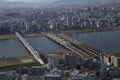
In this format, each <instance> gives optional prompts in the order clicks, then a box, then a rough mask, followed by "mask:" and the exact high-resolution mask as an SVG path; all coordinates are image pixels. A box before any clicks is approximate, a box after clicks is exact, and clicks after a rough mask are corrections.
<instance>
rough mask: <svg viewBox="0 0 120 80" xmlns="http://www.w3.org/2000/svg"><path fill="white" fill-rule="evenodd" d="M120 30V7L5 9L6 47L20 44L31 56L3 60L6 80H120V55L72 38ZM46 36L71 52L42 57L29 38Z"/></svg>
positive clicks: (1, 18) (0, 30)
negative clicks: (9, 42)
mask: <svg viewBox="0 0 120 80" xmlns="http://www.w3.org/2000/svg"><path fill="white" fill-rule="evenodd" d="M119 29H120V3H114V4H112V3H111V4H106V5H105V4H102V5H99V6H89V7H88V6H80V5H76V6H65V7H58V6H52V7H47V8H40V7H38V8H19V9H18V8H12V9H0V42H1V41H4V40H6V39H12V38H14V39H17V40H18V41H19V42H20V43H21V44H22V45H23V46H24V47H25V50H26V51H28V53H29V55H27V56H26V57H24V56H21V57H12V58H9V57H8V58H7V57H6V56H1V55H0V80H120V54H119V53H120V52H117V51H116V52H115V51H114V52H110V51H108V52H107V51H103V50H102V49H98V47H95V46H93V45H90V44H89V43H86V42H83V41H79V40H76V39H73V38H71V37H70V36H68V33H71V34H72V33H77V32H84V33H86V32H97V31H98V32H99V31H109V30H119ZM67 32H68V33H67ZM29 35H30V36H29ZM43 36H44V37H45V38H47V39H48V40H50V41H52V42H54V43H56V44H57V45H59V46H62V48H64V49H65V50H66V51H65V52H62V51H61V52H60V51H59V52H58V53H56V54H53V53H52V52H50V53H49V54H40V52H39V51H37V49H35V48H34V46H32V45H31V43H30V42H29V41H28V40H27V39H26V37H32V38H33V37H43ZM12 43H14V42H12ZM39 43H40V42H39ZM34 44H37V42H35V43H34ZM109 44H110V43H109ZM118 44H119V43H118ZM0 45H1V43H0ZM5 45H6V44H5ZM11 45H13V44H11ZM41 46H43V45H41ZM46 46H51V45H46ZM43 47H44V46H43ZM38 48H39V46H38ZM46 50H47V48H46ZM6 51H7V50H6ZM119 51H120V50H119ZM15 53H17V51H16V52H15ZM41 53H42V52H41ZM0 54H4V53H2V50H1V49H0ZM7 54H9V53H7ZM46 55H47V56H46ZM48 55H49V56H48Z"/></svg>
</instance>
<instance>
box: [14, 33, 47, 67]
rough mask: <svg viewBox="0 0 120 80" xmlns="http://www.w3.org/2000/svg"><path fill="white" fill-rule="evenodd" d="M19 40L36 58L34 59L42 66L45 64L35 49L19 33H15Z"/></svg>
mask: <svg viewBox="0 0 120 80" xmlns="http://www.w3.org/2000/svg"><path fill="white" fill-rule="evenodd" d="M15 34H16V36H17V37H18V39H19V40H20V41H21V42H22V44H23V45H24V46H25V47H26V48H27V49H28V51H29V52H30V53H31V54H32V55H33V56H34V58H35V59H36V60H37V61H38V62H39V63H40V64H41V65H43V64H45V63H44V62H43V60H42V59H41V57H40V55H39V53H38V52H37V51H35V50H34V49H33V47H32V46H30V44H29V43H28V42H27V41H26V40H25V39H24V38H23V37H22V36H21V34H19V33H18V32H16V33H15Z"/></svg>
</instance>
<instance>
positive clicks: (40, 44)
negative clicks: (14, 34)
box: [0, 31, 120, 58]
mask: <svg viewBox="0 0 120 80" xmlns="http://www.w3.org/2000/svg"><path fill="white" fill-rule="evenodd" d="M68 36H70V37H72V38H74V39H76V40H80V41H84V42H87V43H89V44H91V45H94V46H95V47H97V48H99V49H102V50H103V51H120V31H105V32H91V33H76V34H71V35H68ZM26 40H27V41H28V42H29V44H30V45H31V46H33V48H34V49H35V50H37V51H38V52H39V53H40V54H44V53H52V52H64V51H66V50H65V49H64V48H63V47H61V46H59V45H58V44H57V43H55V42H53V41H51V40H49V39H47V38H45V37H32V38H26ZM27 55H30V54H29V52H28V51H27V50H26V48H25V47H24V46H23V45H22V44H21V42H20V41H19V40H18V39H6V40H5V39H4V40H0V58H3V57H5V58H8V57H18V56H27Z"/></svg>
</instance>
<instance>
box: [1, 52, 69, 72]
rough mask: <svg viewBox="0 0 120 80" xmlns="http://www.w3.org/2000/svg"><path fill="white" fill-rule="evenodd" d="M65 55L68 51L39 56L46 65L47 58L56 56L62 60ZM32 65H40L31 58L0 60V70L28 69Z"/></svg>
mask: <svg viewBox="0 0 120 80" xmlns="http://www.w3.org/2000/svg"><path fill="white" fill-rule="evenodd" d="M66 53H70V51H65V52H59V53H45V54H41V58H42V59H43V60H44V62H45V63H47V57H49V56H58V58H60V59H63V57H64V55H65V54H66ZM34 65H40V64H39V63H38V61H37V60H36V59H35V58H34V57H33V56H22V57H13V58H5V59H0V70H3V69H14V68H17V67H20V66H28V67H30V66H34Z"/></svg>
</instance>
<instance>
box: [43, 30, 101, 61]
mask: <svg viewBox="0 0 120 80" xmlns="http://www.w3.org/2000/svg"><path fill="white" fill-rule="evenodd" d="M42 34H43V35H44V36H46V37H47V38H49V39H51V40H53V41H54V42H56V43H58V44H60V45H62V46H64V47H65V48H67V49H68V50H70V51H72V52H74V53H76V54H77V55H79V56H81V57H82V58H85V57H88V58H89V57H91V58H93V59H99V57H100V56H99V51H96V50H93V49H91V48H89V47H88V46H86V45H85V44H84V42H79V41H76V40H73V39H71V38H69V37H65V36H63V35H61V34H59V35H58V34H54V33H43V32H42Z"/></svg>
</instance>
